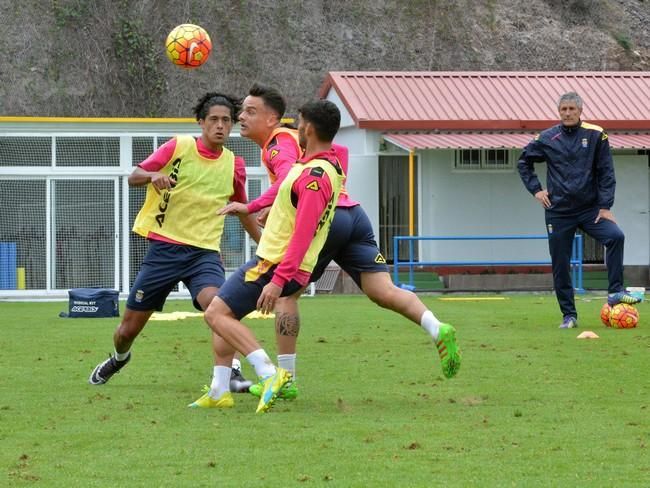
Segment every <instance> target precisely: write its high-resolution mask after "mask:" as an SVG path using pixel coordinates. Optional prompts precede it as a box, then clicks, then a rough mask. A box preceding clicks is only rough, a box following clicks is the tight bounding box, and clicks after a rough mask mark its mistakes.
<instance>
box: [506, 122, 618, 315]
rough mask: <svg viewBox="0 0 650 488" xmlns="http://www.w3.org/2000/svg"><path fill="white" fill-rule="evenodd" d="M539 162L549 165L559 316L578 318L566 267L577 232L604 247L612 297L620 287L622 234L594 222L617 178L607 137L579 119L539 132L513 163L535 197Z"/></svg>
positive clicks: (606, 205)
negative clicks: (577, 230) (571, 123)
mask: <svg viewBox="0 0 650 488" xmlns="http://www.w3.org/2000/svg"><path fill="white" fill-rule="evenodd" d="M538 162H545V163H546V164H547V177H546V180H547V181H546V183H547V185H546V189H547V190H548V193H549V199H550V201H551V207H550V208H548V209H546V212H545V215H546V230H547V233H548V237H549V249H550V252H551V260H552V263H553V282H554V286H555V293H556V295H557V298H558V302H559V303H560V309H561V310H562V313H563V315H564V316H565V317H566V316H573V317H577V313H576V310H575V304H574V299H573V286H572V284H571V273H570V265H569V262H570V259H571V249H572V243H573V236H574V234H575V231H576V229H577V228H581V229H582V230H584V231H585V232H586V233H587V234H589V235H591V236H592V237H594V238H595V239H597V240H598V241H599V242H601V243H602V244H604V245H605V246H606V247H607V267H608V276H609V291H610V293H613V292H616V291H620V290H622V289H623V241H624V236H623V233H622V231H621V230H620V228H619V227H618V226H617V225H616V224H614V223H613V222H611V221H609V220H604V219H602V220H600V222H599V223H598V224H595V223H594V221H595V219H596V216H597V215H598V211H599V209H610V208H611V207H612V205H613V204H614V192H615V189H616V178H615V176H614V163H613V161H612V154H611V150H610V147H609V141H608V139H607V134H606V133H605V132H604V131H603V129H602V128H601V127H598V126H597V125H593V124H588V123H586V122H582V121H581V122H580V123H578V125H576V126H572V127H566V126H564V125H562V124H558V125H556V126H553V127H551V128H550V129H547V130H545V131H543V132H541V133H540V134H539V135H538V136H537V137H536V138H535V139H534V140H533V141H531V142H530V143H529V144H528V145H527V146H526V147H525V148H524V151H523V153H522V154H521V157H520V158H519V162H518V164H517V168H518V170H519V176H520V177H521V180H522V181H523V183H524V185H525V186H526V189H528V191H529V192H530V193H531V194H533V195H535V193H537V192H538V191H540V190H542V189H543V188H542V184H541V183H540V181H539V178H538V177H537V175H536V174H535V170H534V163H538Z"/></svg>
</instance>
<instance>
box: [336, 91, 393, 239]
mask: <svg viewBox="0 0 650 488" xmlns="http://www.w3.org/2000/svg"><path fill="white" fill-rule="evenodd" d="M326 98H327V100H329V101H331V102H333V103H334V104H336V106H337V107H338V108H339V110H340V111H341V128H340V129H339V132H338V134H337V135H336V138H335V139H334V142H336V143H337V144H341V145H344V146H347V147H348V149H349V151H350V153H349V156H350V161H349V167H348V175H347V176H348V179H347V182H346V188H347V190H348V192H349V193H350V197H351V198H352V199H354V200H357V201H358V202H361V205H362V206H363V208H364V210H365V211H366V213H367V214H368V217H369V218H370V222H371V223H372V228H373V230H374V231H375V234H376V235H378V233H379V196H378V195H377V192H378V189H379V157H378V155H377V152H378V151H379V140H380V137H381V134H380V133H379V132H376V131H367V130H364V129H357V127H356V125H355V122H354V119H353V118H352V116H351V115H350V113H349V112H348V110H347V109H346V107H345V105H344V104H343V102H342V101H341V98H340V97H339V96H338V94H337V93H336V91H335V90H330V91H329V92H328V94H327V97H326Z"/></svg>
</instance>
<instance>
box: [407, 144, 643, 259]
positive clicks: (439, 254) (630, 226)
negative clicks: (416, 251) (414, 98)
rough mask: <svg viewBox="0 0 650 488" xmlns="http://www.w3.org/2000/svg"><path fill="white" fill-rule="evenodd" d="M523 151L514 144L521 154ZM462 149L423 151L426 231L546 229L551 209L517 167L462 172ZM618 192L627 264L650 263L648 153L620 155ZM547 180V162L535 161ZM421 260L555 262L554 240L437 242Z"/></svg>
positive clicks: (470, 232)
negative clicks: (456, 166)
mask: <svg viewBox="0 0 650 488" xmlns="http://www.w3.org/2000/svg"><path fill="white" fill-rule="evenodd" d="M518 155H519V151H513V153H512V157H514V158H516V157H517V156H518ZM453 158H454V151H453V150H446V151H434V150H429V151H422V152H420V165H421V166H420V175H421V182H420V184H421V187H420V188H421V194H420V202H421V206H420V222H419V225H420V232H419V234H420V235H423V236H424V235H427V236H470V235H489V236H496V235H540V234H545V233H546V229H545V227H544V212H543V209H542V208H541V206H540V205H539V204H538V203H537V201H536V200H535V199H534V198H533V197H532V195H530V194H529V193H528V191H527V190H526V189H525V188H524V186H523V184H522V183H521V180H520V178H519V174H518V172H517V170H516V168H515V169H513V170H512V171H507V172H495V173H489V172H474V173H472V172H457V171H455V170H453V169H452V168H453ZM614 163H615V167H616V179H617V191H616V203H615V206H614V208H613V209H612V210H613V212H614V215H615V216H616V219H617V222H618V223H619V225H620V226H621V228H622V229H623V231H624V232H625V235H626V243H625V260H624V264H626V265H647V264H648V263H650V215H649V211H648V206H649V202H650V190H649V188H650V181H649V175H648V165H647V157H646V156H628V155H616V156H615V157H614ZM535 169H536V172H537V174H538V175H539V177H540V180H541V181H542V184H543V185H544V186H545V182H546V168H545V165H544V164H538V165H536V166H535ZM420 259H421V261H454V262H457V261H550V255H549V253H548V246H547V242H546V240H531V241H527V240H517V241H515V240H505V241H487V240H485V241H483V240H480V241H431V242H423V243H422V244H421V247H420Z"/></svg>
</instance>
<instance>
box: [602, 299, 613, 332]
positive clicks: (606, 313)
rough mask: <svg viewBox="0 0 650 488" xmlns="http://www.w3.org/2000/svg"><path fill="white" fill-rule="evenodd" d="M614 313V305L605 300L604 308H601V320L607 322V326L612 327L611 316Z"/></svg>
mask: <svg viewBox="0 0 650 488" xmlns="http://www.w3.org/2000/svg"><path fill="white" fill-rule="evenodd" d="M611 315H612V307H611V306H610V305H609V303H607V302H605V303H604V304H603V308H601V309H600V321H601V322H602V323H603V324H605V326H606V327H611V326H612V324H611V322H610V317H611Z"/></svg>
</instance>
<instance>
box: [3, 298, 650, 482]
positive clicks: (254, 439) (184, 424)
mask: <svg viewBox="0 0 650 488" xmlns="http://www.w3.org/2000/svg"><path fill="white" fill-rule="evenodd" d="M504 297H505V298H506V299H505V300H503V301H443V300H440V299H439V298H440V297H438V296H424V297H422V298H423V300H424V301H425V302H426V303H427V304H428V305H429V307H430V308H431V309H432V310H433V311H434V313H435V314H436V315H437V316H438V317H439V318H441V319H442V320H445V321H449V322H451V323H453V324H455V325H456V327H457V329H458V337H459V340H460V344H461V347H462V348H463V355H464V360H463V365H462V368H461V371H460V373H459V375H458V376H457V377H456V378H454V379H453V380H445V379H443V377H442V375H441V372H440V366H439V363H438V359H437V354H436V353H435V350H434V347H433V345H432V344H431V342H430V341H429V340H428V338H427V336H426V334H425V333H424V332H423V331H422V330H419V329H418V327H416V326H414V325H412V324H410V323H408V322H407V321H405V320H404V319H402V318H401V317H399V316H397V315H395V314H394V313H392V312H388V311H385V310H381V309H379V308H378V307H376V306H374V305H373V304H372V303H370V302H369V301H368V300H367V299H366V298H365V297H359V296H347V297H343V296H338V297H337V296H319V297H316V298H311V299H310V298H305V299H303V300H302V301H301V311H302V317H303V319H302V324H303V325H302V334H301V338H300V346H299V356H298V382H299V385H300V397H299V398H298V399H297V400H296V401H293V402H282V401H278V403H277V404H276V407H275V408H274V409H273V410H272V411H271V412H270V413H268V414H265V415H255V413H254V412H255V407H256V405H257V400H256V399H255V398H253V397H251V396H249V395H237V396H236V405H235V408H234V409H231V410H227V411H221V410H216V411H215V410H210V411H204V410H199V411H197V410H193V409H188V408H187V407H186V405H187V404H188V403H190V402H191V401H193V400H194V399H196V398H197V397H198V396H200V394H201V392H200V388H201V386H202V385H203V384H205V383H207V382H209V379H210V375H211V371H212V366H211V362H212V359H211V353H210V350H209V344H210V343H209V335H208V330H207V328H206V326H205V325H204V324H203V322H202V320H201V319H200V318H193V319H186V320H183V321H177V322H150V323H149V325H148V326H147V327H146V328H145V330H144V332H143V334H142V335H141V336H140V337H139V338H138V340H137V341H136V343H135V346H134V348H133V360H132V361H131V363H130V364H129V365H128V366H127V367H126V368H125V369H124V370H123V371H122V372H121V373H120V374H119V375H117V376H115V377H114V378H113V379H112V380H111V382H110V383H109V384H107V385H105V386H100V387H96V386H90V385H88V384H87V378H88V375H89V373H90V371H91V370H92V368H93V367H94V366H95V364H96V363H97V362H99V361H100V360H102V359H104V358H105V357H106V356H107V353H109V352H110V351H112V339H111V338H112V334H113V330H114V328H115V325H116V324H117V321H116V320H114V319H61V318H58V317H57V315H58V312H60V311H62V310H65V309H66V308H67V304H66V303H63V302H58V303H8V302H0V324H1V330H2V336H1V338H0V351H1V354H0V368H1V371H2V373H1V375H0V378H1V379H0V390H1V391H2V395H1V396H0V469H1V470H2V472H1V473H0V486H48V487H49V486H55V487H56V486H61V487H70V486H83V487H92V486H101V487H104V486H106V487H108V486H129V487H136V486H138V487H139V486H142V487H145V486H146V487H149V486H152V487H157V486H189V487H198V486H220V487H257V486H259V487H285V486H341V487H377V486H382V487H383V486H386V487H398V486H403V487H429V486H445V487H447V486H459V487H466V486H477V487H486V486H487V487H490V486H495V487H502V486H521V487H531V486H549V487H550V486H553V487H556V486H567V487H568V486H571V487H573V486H584V487H594V486H648V485H649V484H650V333H649V331H650V305H648V304H647V303H642V304H640V305H639V307H638V308H639V311H640V313H641V324H640V326H639V327H638V328H636V329H633V330H611V329H605V327H604V326H603V325H601V324H600V320H599V317H598V311H599V308H600V305H601V303H602V298H599V297H595V296H593V295H591V296H586V297H584V296H583V297H581V298H580V299H579V300H578V312H579V313H580V325H581V328H580V329H579V330H578V331H576V330H558V329H557V325H558V323H559V319H560V317H559V313H558V310H557V305H556V302H555V298H554V296H553V295H550V294H540V295H523V294H521V295H518V294H513V295H504ZM175 310H191V305H190V303H189V302H188V301H169V302H168V303H167V307H166V310H165V311H167V312H170V311H175ZM249 324H251V326H252V327H253V328H254V330H255V331H256V333H257V335H258V337H259V338H260V339H262V341H263V342H264V344H265V346H266V349H267V350H268V351H269V353H271V354H272V356H274V354H275V348H274V340H273V325H272V321H270V320H250V321H249ZM586 329H589V330H593V331H595V332H597V333H598V334H599V335H600V339H599V340H576V336H577V335H578V333H579V332H580V331H583V330H586ZM245 372H246V373H247V375H248V376H249V377H250V376H251V375H252V372H251V370H250V368H249V367H248V365H246V366H245Z"/></svg>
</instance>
